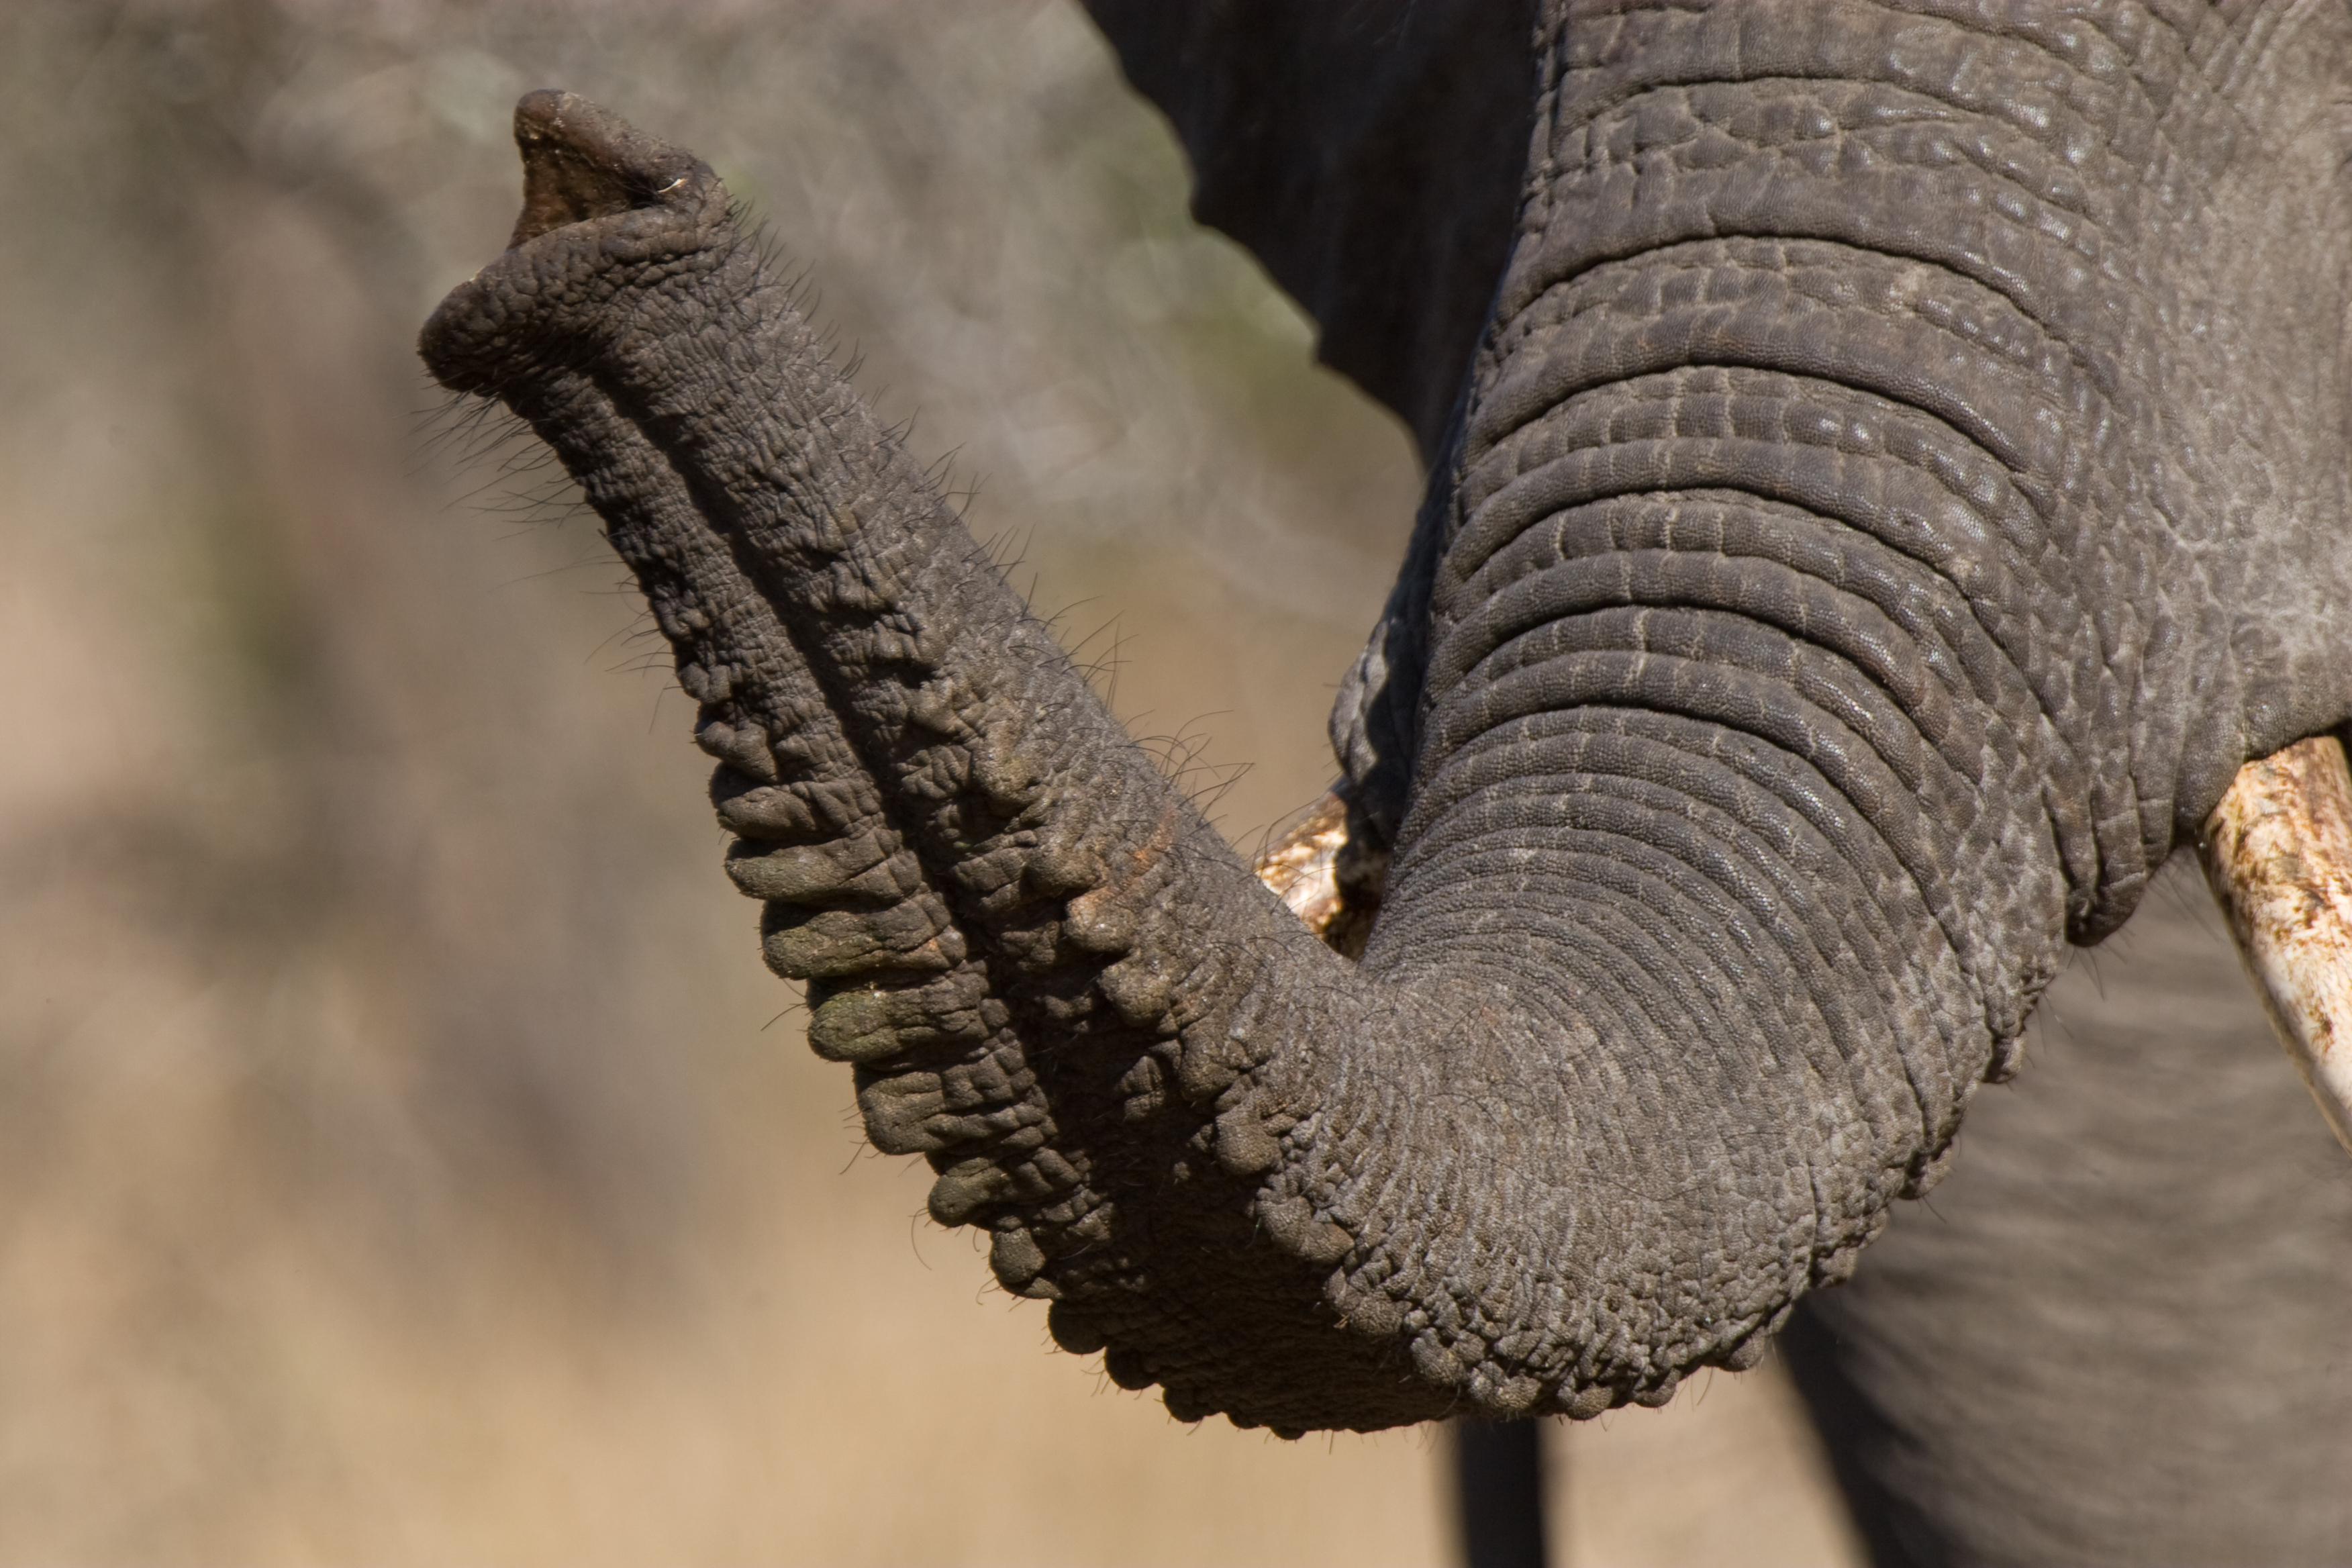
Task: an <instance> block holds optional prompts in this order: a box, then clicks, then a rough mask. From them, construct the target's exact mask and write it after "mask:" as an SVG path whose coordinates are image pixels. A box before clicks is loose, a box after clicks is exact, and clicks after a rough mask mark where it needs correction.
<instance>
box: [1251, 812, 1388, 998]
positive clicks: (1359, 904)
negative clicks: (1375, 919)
mask: <svg viewBox="0 0 2352 1568" xmlns="http://www.w3.org/2000/svg"><path fill="white" fill-rule="evenodd" d="M1347 847H1348V803H1347V800H1346V799H1345V798H1344V797H1343V796H1342V795H1340V794H1339V790H1338V789H1337V788H1336V787H1335V788H1333V789H1331V790H1328V791H1326V792H1325V794H1324V795H1323V798H1322V799H1320V800H1318V801H1317V802H1316V803H1315V805H1314V806H1313V807H1312V808H1311V809H1309V810H1308V811H1307V815H1306V816H1303V817H1301V818H1299V820H1298V821H1297V824H1296V825H1295V826H1292V827H1291V829H1290V831H1289V832H1287V833H1285V834H1284V835H1283V836H1282V837H1279V838H1276V839H1274V840H1272V841H1271V842H1270V843H1268V844H1267V845H1266V847H1265V848H1264V849H1261V850H1259V851H1258V854H1257V858H1255V859H1254V860H1252V861H1251V862H1250V869H1251V870H1253V871H1255V872H1256V873H1257V879H1258V880H1259V881H1261V882H1264V883H1265V885H1266V886H1267V887H1268V888H1269V889H1273V892H1274V896H1275V897H1276V898H1277V899H1280V900H1282V901H1283V904H1284V906H1285V907H1286V908H1287V909H1288V910H1290V912H1291V913H1292V914H1294V915H1297V917H1298V918H1299V920H1301V921H1304V922H1305V923H1306V926H1307V930H1308V931H1313V932H1314V933H1315V934H1316V935H1317V936H1318V937H1319V938H1321V939H1322V941H1323V942H1324V945H1326V946H1327V947H1329V948H1331V949H1332V950H1333V951H1334V952H1338V953H1339V955H1340V956H1342V957H1344V958H1356V957H1360V956H1361V954H1362V953H1363V951H1364V942H1365V940H1366V939H1367V938H1368V937H1370V934H1371V929H1372V915H1373V913H1374V912H1375V910H1376V909H1377V905H1374V906H1373V907H1371V908H1367V907H1365V903H1366V900H1365V899H1364V897H1363V896H1362V895H1361V894H1359V895H1358V896H1357V897H1355V898H1350V897H1349V889H1348V888H1347V887H1346V886H1344V885H1343V884H1342V882H1341V880H1340V877H1339V857H1340V856H1341V854H1342V853H1344V852H1345V851H1346V849H1347Z"/></svg>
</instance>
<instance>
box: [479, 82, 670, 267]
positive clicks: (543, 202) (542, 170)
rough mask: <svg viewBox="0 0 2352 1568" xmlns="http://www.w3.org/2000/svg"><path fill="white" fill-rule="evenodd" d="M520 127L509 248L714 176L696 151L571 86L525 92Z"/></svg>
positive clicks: (647, 203) (662, 198)
mask: <svg viewBox="0 0 2352 1568" xmlns="http://www.w3.org/2000/svg"><path fill="white" fill-rule="evenodd" d="M514 134H515V145H516V146H517V147H519V148H520V149H521V151H522V166H523V184H522V212H521V213H520V216H517V217H516V219H515V227H514V235H513V237H511V238H509V240H508V241H507V248H508V249H509V250H512V249H513V248H515V247H517V246H519V245H525V244H528V243H529V242H530V241H531V240H534V239H537V238H538V237H540V236H541V235H543V234H548V233H551V232H552V231H554V230H556V229H559V228H562V227H565V226H568V225H571V224H575V223H585V222H587V221H588V220H590V219H592V218H600V217H612V216H617V215H619V214H621V213H625V212H633V211H635V210H637V209H638V208H641V207H651V206H660V205H669V204H671V203H673V202H675V201H676V200H677V199H678V198H679V197H680V196H682V195H686V194H687V193H688V192H691V191H698V190H699V188H700V186H701V184H702V183H703V181H705V180H707V179H709V171H708V170H706V169H704V168H703V167H702V165H701V164H700V163H698V162H697V161H696V160H695V159H694V158H693V157H692V156H691V155H689V154H688V153H681V152H679V151H678V150H677V149H676V148H674V147H671V146H669V145H668V144H667V143H666V142H659V141H656V140H655V139H654V138H653V137H650V136H647V135H646V134H645V133H644V132H640V131H638V130H636V129H635V127H633V126H631V125H629V124H627V123H626V122H625V121H622V120H620V119H618V118H617V117H615V116H614V115H612V114H610V113H608V112H606V111H605V110H602V109H599V108H597V107H596V106H595V105H594V104H593V103H591V102H589V101H588V100H586V99H583V98H581V97H578V96H576V95H575V94H572V93H569V92H558V91H554V90H551V89H542V90H541V91H538V92H533V93H528V94H526V95H524V97H523V99H522V100H521V101H520V102H519V103H517V104H516V105H515V129H514ZM698 175H699V176H700V178H697V176H698Z"/></svg>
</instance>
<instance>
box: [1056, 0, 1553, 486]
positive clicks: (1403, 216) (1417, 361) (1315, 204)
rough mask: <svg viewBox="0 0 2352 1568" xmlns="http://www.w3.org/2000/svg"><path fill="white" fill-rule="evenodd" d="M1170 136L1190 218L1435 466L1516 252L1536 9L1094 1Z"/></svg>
mask: <svg viewBox="0 0 2352 1568" xmlns="http://www.w3.org/2000/svg"><path fill="white" fill-rule="evenodd" d="M1087 10H1088V11H1089V12H1091V13H1092V14H1093V16H1094V19H1095V22H1096V25H1097V26H1100V27H1101V28H1102V30H1103V32H1104V33H1105V34H1107V35H1108V37H1109V38H1110V41H1111V45H1112V47H1115V48H1116V49H1117V50H1118V57H1119V63H1120V65H1121V67H1122V68H1124V69H1125V70H1126V72H1127V78H1128V80H1129V81H1130V82H1132V83H1133V84H1134V85H1135V87H1136V89H1137V90H1138V91H1139V92H1141V93H1142V94H1143V95H1144V96H1145V97H1146V98H1149V99H1150V100H1151V101H1152V102H1154V103H1156V104H1158V105H1159V106H1160V110H1162V111H1163V112H1164V113H1166V114H1167V116H1168V118H1169V119H1170V120H1171V121H1173V122H1174V124H1175V127H1176V134H1177V136H1178V137H1179V139H1181V141H1182V142H1183V144H1184V150H1185V152H1186V153H1188V154H1189V155H1190V157H1191V159H1192V213H1193V216H1195V217H1197V218H1199V219H1200V220H1201V221H1202V223H1204V224H1207V225H1209V226H1212V227H1213V228H1219V229H1222V230H1223V231H1224V232H1225V233H1227V234H1229V235H1231V236H1233V237H1234V238H1235V239H1237V240H1239V241H1241V243H1242V244H1244V245H1245V246H1247V247H1249V248H1250V249H1251V250H1252V251H1254V252H1255V253H1256V255H1257V258H1258V259H1259V260H1260V261H1262V262H1264V263H1265V268H1266V270H1267V271H1268V272H1270V273H1272V274H1273V275H1274V279H1275V281H1276V282H1277V283H1279V284H1281V285H1282V287H1283V288H1285V289H1288V290H1289V291H1290V293H1291V295H1292V296H1293V297H1294V298H1296V299H1297V300H1298V302H1299V303H1300V304H1301V305H1303V306H1305V307H1306V309H1307V313H1308V314H1309V315H1311V316H1313V317H1314V318H1315V320H1316V321H1317V323H1318V325H1319V326H1320V327H1321V328H1322V340H1321V342H1320V344H1319V346H1318V353H1319V354H1320V356H1321V357H1322V359H1323V361H1324V363H1327V364H1328V365H1330V366H1331V367H1332V368H1333V369H1334V370H1337V371H1339V372H1340V373H1341V374H1345V375H1347V376H1349V377H1350V378H1351V379H1353V380H1354V381H1355V382H1356V383H1357V384H1359V385H1360V386H1361V387H1363V389H1364V390H1365V391H1367V392H1369V393H1370V394H1371V395H1373V396H1374V397H1377V398H1379V399H1380V400H1381V402H1382V403H1385V404H1387V405H1389V406H1390V407H1391V408H1393V409H1395V410H1396V411H1397V413H1399V414H1400V415H1402V416H1404V419H1405V422H1406V423H1407V424H1409V425H1411V426H1412V429H1413V433H1414V435H1415V436H1416V437H1418V438H1419V440H1420V442H1421V449H1422V455H1423V458H1432V457H1433V456H1434V454H1435V452H1436V449H1437V444H1438V441H1439V440H1440V438H1441V437H1443V435H1444V427H1445V422H1446V419H1447V417H1448V416H1450V415H1451V413H1452V412H1453V406H1454V394H1455V393H1456V391H1457V390H1458V389H1459V388H1460V385H1461V383H1462V377H1463V374H1464V373H1465V371H1466V370H1467V369H1468V367H1469V363H1470V355H1471V353H1472V351H1473V350H1474V349H1475V347H1476V346H1477V339H1478V331H1479V329H1480V328H1481V327H1482V326H1483V325H1484V324H1485V322H1486V310H1487V306H1488V304H1489V303H1490V302H1491V300H1492V299H1493V295H1494V289H1495V279H1496V278H1498V277H1500V276H1501V275H1502V271H1503V263H1504V261H1505V260H1506V259H1507V256H1508V253H1509V249H1510V239H1511V222H1512V216H1513V214H1514V212H1515V211H1516V209H1517V199H1518V188H1519V177H1520V174H1521V173H1522V171H1523V170H1524V169H1525V168H1526V165H1527V154H1528V132H1529V130H1530V127H1531V125H1532V116H1533V112H1534V107H1533V106H1534V98H1535V91H1534V87H1535V51H1534V47H1533V41H1532V40H1533V37H1534V27H1535V6H1534V5H1533V4H1532V0H1087Z"/></svg>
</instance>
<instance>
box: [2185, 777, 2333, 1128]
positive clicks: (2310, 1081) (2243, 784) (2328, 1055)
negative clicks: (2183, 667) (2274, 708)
mask: <svg viewBox="0 0 2352 1568" xmlns="http://www.w3.org/2000/svg"><path fill="white" fill-rule="evenodd" d="M2201 849H2202V852H2203V858H2204V862H2205V879H2206V880H2207V882H2209V883H2210V885H2211V886H2212V889H2213V896H2214V898H2216V899H2217V900H2220V901H2221V908H2222V909H2223V910H2225V911H2226V912H2227V913H2228V915H2229V917H2230V930H2231V932H2232V933H2234V934H2235V935H2236V937H2237V939H2238V954H2239V956H2240V957H2242V959H2244V960H2245V963H2246V972H2247V973H2248V974H2250V975H2252V978H2253V982H2254V989H2255V991H2256V992H2257V993H2259V994H2260V995H2261V996H2262V999H2263V1009H2264V1010H2265V1011H2266V1012H2268V1013H2269V1014H2270V1016H2271V1024H2272V1026H2273V1027H2274V1028H2276V1029H2277V1031H2278V1036H2279V1041H2280V1043H2281V1044H2283V1045H2284V1046H2285V1047H2286V1051H2287V1055H2289V1056H2291V1057H2293V1058H2294V1065H2295V1067H2296V1068H2297V1069H2298V1070H2299V1071H2301V1072H2302V1074H2303V1080H2304V1082H2305V1084H2307V1085H2309V1086H2310V1089H2311V1094H2312V1098H2313V1099H2315V1100H2318V1101H2319V1110H2320V1114H2321V1115H2323V1116H2325V1117H2326V1118H2327V1125H2328V1126H2329V1127H2331V1128H2333V1129H2334V1130H2335V1132H2336V1139H2337V1141H2338V1142H2342V1143H2343V1145H2344V1146H2345V1148H2346V1149H2347V1151H2352V773H2348V772H2347V768H2346V763H2345V757H2344V746H2343V743H2342V742H2339V741H2337V740H2336V737H2334V736H2332V735H2321V736H2317V737H2315V738H2314V739H2312V740H2308V741H2298V742H2295V743H2294V745H2292V746H2289V747H2287V748H2286V749H2285V750H2284V751H2283V752H2276V753H2274V754H2273V755H2271V756H2268V757H2264V758H2263V759H2261V760H2260V761H2258V762H2252V763H2247V764H2246V765H2245V766H2244V767H2242V768H2240V769H2239V770H2238V776H2237V778H2236V780H2235V781H2234V782H2233V783H2231V785H2230V791H2229V793H2228V794H2227V795H2223V796H2222V797H2221V805H2218V806H2216V807H2214V808H2213V815H2212V816H2209V817H2207V818H2206V819H2205V835H2204V840H2203V843H2202V845H2201Z"/></svg>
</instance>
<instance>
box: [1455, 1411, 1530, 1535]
mask: <svg viewBox="0 0 2352 1568" xmlns="http://www.w3.org/2000/svg"><path fill="white" fill-rule="evenodd" d="M1545 1426H1546V1423H1544V1422H1541V1421H1476V1420H1467V1421H1456V1422H1454V1430H1453V1438H1454V1445H1453V1447H1454V1517H1455V1520H1456V1521H1457V1524H1458V1527H1459V1530H1460V1533H1461V1547H1462V1562H1463V1564H1464V1568H1543V1565H1544V1563H1545V1560H1546V1559H1547V1557H1548V1556H1549V1552H1547V1550H1546V1548H1545V1543H1544V1536H1545V1531H1544V1495H1543V1484H1544V1455H1543V1450H1544V1428H1545Z"/></svg>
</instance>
